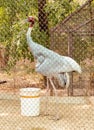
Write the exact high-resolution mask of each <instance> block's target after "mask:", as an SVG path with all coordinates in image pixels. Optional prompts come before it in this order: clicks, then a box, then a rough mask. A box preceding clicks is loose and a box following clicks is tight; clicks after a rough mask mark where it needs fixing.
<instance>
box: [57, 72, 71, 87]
mask: <svg viewBox="0 0 94 130" xmlns="http://www.w3.org/2000/svg"><path fill="white" fill-rule="evenodd" d="M56 79H57V81H58V84H59V85H60V86H62V87H66V88H68V87H69V84H70V77H69V74H68V73H63V74H58V75H56Z"/></svg>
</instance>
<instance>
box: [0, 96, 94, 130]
mask: <svg viewBox="0 0 94 130" xmlns="http://www.w3.org/2000/svg"><path fill="white" fill-rule="evenodd" d="M58 101H59V102H57V104H55V100H54V99H53V98H50V99H49V103H48V113H49V114H50V115H49V116H43V113H44V110H45V103H44V102H45V99H43V100H41V114H42V115H40V116H39V117H23V116H21V114H20V101H19V100H0V130H94V104H93V103H94V98H93V99H91V101H93V102H91V101H89V100H88V98H69V97H68V98H67V99H66V98H64V99H63V98H59V100H58ZM55 111H57V112H58V113H59V116H60V117H61V119H60V120H59V121H54V120H52V115H54V114H55Z"/></svg>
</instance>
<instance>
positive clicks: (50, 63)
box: [36, 53, 81, 77]
mask: <svg viewBox="0 0 94 130" xmlns="http://www.w3.org/2000/svg"><path fill="white" fill-rule="evenodd" d="M36 71H37V72H39V73H41V74H43V75H45V76H49V77H50V76H53V75H55V74H57V73H63V72H72V71H77V72H78V73H81V67H80V66H79V64H78V63H77V62H76V61H75V60H73V59H72V58H70V57H66V56H60V55H58V54H55V53H54V54H53V55H50V56H49V57H45V60H44V62H43V63H42V64H40V66H38V68H36Z"/></svg>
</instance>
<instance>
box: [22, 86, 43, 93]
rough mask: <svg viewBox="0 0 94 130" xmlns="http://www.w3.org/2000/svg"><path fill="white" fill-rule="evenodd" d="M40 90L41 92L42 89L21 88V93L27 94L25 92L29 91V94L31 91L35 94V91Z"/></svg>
mask: <svg viewBox="0 0 94 130" xmlns="http://www.w3.org/2000/svg"><path fill="white" fill-rule="evenodd" d="M40 90H41V88H34V87H32V88H31V87H30V88H21V89H20V92H25V91H27V92H29V91H30V92H31V91H32V92H35V91H40Z"/></svg>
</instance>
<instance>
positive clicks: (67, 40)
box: [0, 0, 94, 130]
mask: <svg viewBox="0 0 94 130" xmlns="http://www.w3.org/2000/svg"><path fill="white" fill-rule="evenodd" d="M66 5H67V6H66ZM74 5H75V6H74ZM74 8H75V9H74ZM93 12H94V1H93V0H88V1H86V2H84V4H83V5H81V6H79V5H76V4H75V3H74V4H73V1H70V0H65V1H59V0H58V1H54V0H47V1H46V0H38V1H34V0H30V1H29V0H21V1H20V0H16V1H14V0H11V1H10V0H9V1H7V0H1V4H0V14H1V16H0V18H1V19H0V130H13V129H14V130H93V129H94V101H93V100H94V98H93V96H94V13H93ZM31 14H32V15H33V16H35V18H36V23H35V25H34V30H33V33H32V35H31V36H32V38H33V40H34V41H35V42H37V43H39V44H41V45H43V46H45V47H47V48H49V49H51V50H53V51H55V52H57V53H59V54H60V55H64V56H69V57H71V58H73V59H74V60H76V61H77V62H78V63H79V64H80V66H81V68H82V74H77V73H76V72H72V73H70V86H69V88H62V87H61V86H59V84H58V83H57V81H56V80H55V79H53V82H54V83H55V85H56V88H57V94H58V96H55V94H54V93H53V90H52V85H51V84H50V91H48V94H47V93H45V91H46V86H47V79H45V77H43V76H42V75H41V74H38V73H36V72H35V61H34V58H33V56H32V54H31V53H30V51H29V48H28V45H27V41H26V32H27V28H28V25H27V23H26V24H23V23H24V19H26V18H27V16H29V15H31ZM44 80H46V83H44ZM37 87H38V88H41V91H40V93H37V92H35V93H34V91H32V90H30V91H29V93H27V92H26V93H25V92H23V93H20V89H21V88H24V89H26V90H28V89H29V88H37ZM24 93H25V94H24ZM29 94H30V95H29ZM34 104H35V105H34ZM36 106H37V107H36ZM22 111H23V112H22ZM36 111H37V114H36ZM32 113H33V114H35V116H34V115H33V116H32ZM24 114H25V115H24ZM29 114H31V115H29ZM23 115H24V116H23ZM58 119H59V120H58Z"/></svg>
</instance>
